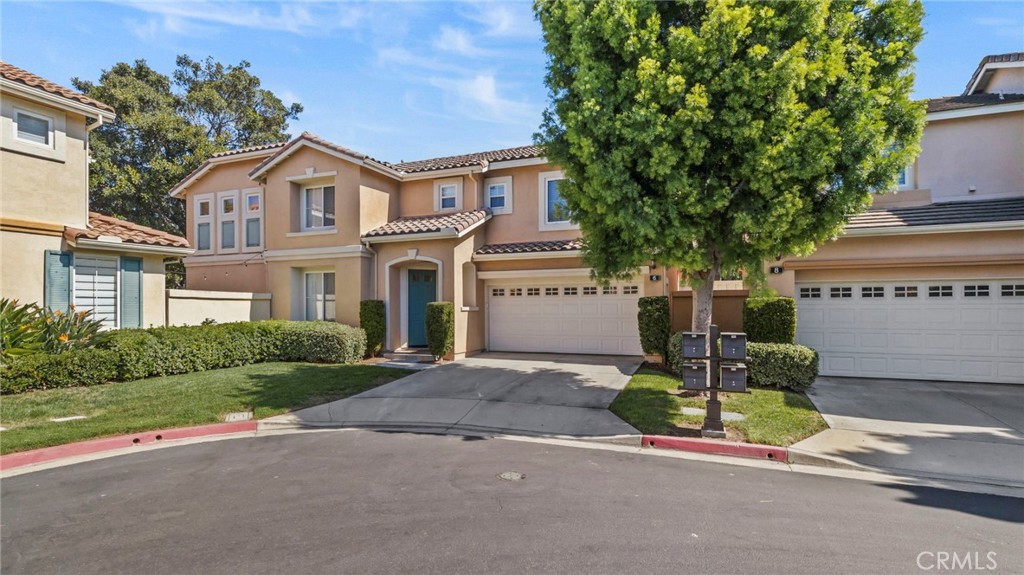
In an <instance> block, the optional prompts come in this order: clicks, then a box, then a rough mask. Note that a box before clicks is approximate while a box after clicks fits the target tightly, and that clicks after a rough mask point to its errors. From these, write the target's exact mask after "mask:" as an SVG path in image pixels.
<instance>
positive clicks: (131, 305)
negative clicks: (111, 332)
mask: <svg viewBox="0 0 1024 575" xmlns="http://www.w3.org/2000/svg"><path fill="white" fill-rule="evenodd" d="M120 296H121V327H142V260H141V259H140V258H128V257H123V256H122V257H121V293H120Z"/></svg>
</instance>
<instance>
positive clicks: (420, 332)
mask: <svg viewBox="0 0 1024 575" xmlns="http://www.w3.org/2000/svg"><path fill="white" fill-rule="evenodd" d="M436 295H437V272H436V271H435V270H409V314H408V317H409V347H425V346H426V345H427V325H426V319H427V304H428V303H430V302H432V301H434V299H435V296H436Z"/></svg>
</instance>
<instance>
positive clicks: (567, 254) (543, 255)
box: [473, 250, 581, 262]
mask: <svg viewBox="0 0 1024 575" xmlns="http://www.w3.org/2000/svg"><path fill="white" fill-rule="evenodd" d="M580 256H581V252H580V250H562V251H546V252H514V253H507V254H473V261H475V262H492V261H510V260H550V259H559V258H578V257H580Z"/></svg>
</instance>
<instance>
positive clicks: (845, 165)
mask: <svg viewBox="0 0 1024 575" xmlns="http://www.w3.org/2000/svg"><path fill="white" fill-rule="evenodd" d="M535 10H536V12H537V16H538V18H539V20H540V22H541V26H542V29H543V35H544V41H545V50H546V52H547V54H548V71H547V77H546V82H547V85H548V88H549V95H550V96H549V98H550V105H549V107H548V110H547V111H546V112H545V116H544V123H543V125H542V126H541V132H540V134H539V135H538V137H537V140H538V143H539V144H541V145H543V146H544V148H545V155H546V156H547V157H548V158H549V159H550V160H551V162H552V163H554V164H557V165H559V166H560V167H561V168H562V169H563V170H564V171H565V174H566V176H567V180H565V181H563V182H561V184H560V186H559V191H560V193H561V195H562V197H563V198H564V199H565V201H566V204H567V205H568V208H569V210H570V212H571V214H572V217H573V219H574V220H575V221H577V222H578V223H579V225H580V228H581V230H582V232H583V237H584V244H585V246H584V257H585V259H586V262H587V264H588V265H589V266H591V267H592V268H593V269H594V270H595V272H596V274H597V276H598V278H599V279H610V278H615V277H623V276H625V275H629V274H632V273H633V270H635V269H636V268H637V267H639V266H642V265H644V264H645V263H647V262H648V261H650V258H651V257H652V255H654V254H657V258H658V260H659V262H661V263H663V264H666V265H669V266H675V267H677V268H680V269H682V270H683V271H685V272H686V273H687V275H688V277H689V278H691V282H694V283H693V285H695V287H696V286H697V285H699V284H703V285H708V283H709V282H710V281H713V280H714V279H716V278H717V277H718V276H719V273H720V271H721V270H734V269H744V270H748V271H750V270H756V269H759V268H760V267H761V265H762V262H763V261H765V260H766V259H768V258H771V259H774V258H776V257H777V256H779V255H780V254H782V255H788V254H795V255H806V254H809V253H811V252H812V251H813V250H814V248H815V247H816V246H817V245H818V244H821V243H823V242H825V241H827V240H829V239H830V238H833V237H835V236H837V235H838V233H839V232H840V230H841V229H842V226H843V224H844V222H845V220H846V218H847V217H848V216H850V215H852V214H855V213H858V212H860V211H862V210H863V209H864V208H865V207H866V206H867V205H868V203H869V200H870V197H871V194H872V193H873V192H875V191H878V190H887V189H893V188H894V187H895V182H896V178H897V175H898V173H899V171H900V170H901V169H902V168H903V167H904V166H907V165H908V164H910V163H911V162H912V161H913V159H914V157H915V156H916V155H917V153H918V151H919V140H920V135H921V130H922V127H923V125H924V112H925V110H924V104H923V103H922V102H914V101H912V100H911V92H912V89H913V83H914V74H913V63H914V61H915V57H914V48H915V46H916V45H917V44H918V42H919V41H920V40H921V37H922V29H921V18H922V15H923V8H922V6H921V4H920V2H918V1H915V0H890V1H886V2H869V1H868V0H853V1H850V2H832V3H824V2H759V1H757V2H755V1H735V2H733V1H729V2H726V1H722V2H655V1H637V2H621V1H618V0H599V1H589V0H565V1H554V0H538V1H537V2H536V4H535ZM708 296H710V294H708ZM697 300H698V301H697V303H698V304H699V306H698V309H695V310H694V316H695V317H699V318H701V322H704V321H705V320H706V321H708V322H709V321H710V306H711V298H710V297H703V298H697Z"/></svg>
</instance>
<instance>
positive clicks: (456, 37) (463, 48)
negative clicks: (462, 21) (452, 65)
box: [434, 26, 487, 58]
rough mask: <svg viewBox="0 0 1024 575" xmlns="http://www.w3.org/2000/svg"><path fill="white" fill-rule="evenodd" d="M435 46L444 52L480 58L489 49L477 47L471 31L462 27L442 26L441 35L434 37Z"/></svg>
mask: <svg viewBox="0 0 1024 575" xmlns="http://www.w3.org/2000/svg"><path fill="white" fill-rule="evenodd" d="M434 48H437V49H438V50H441V51H442V52H451V53H454V54H458V55H460V56H468V57H470V58H480V57H482V56H486V55H487V51H486V50H483V49H481V48H479V47H477V46H476V45H475V44H474V43H473V38H472V36H470V34H469V32H467V31H465V30H463V29H462V28H453V27H451V26H441V35H440V36H438V37H437V38H435V39H434Z"/></svg>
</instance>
